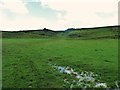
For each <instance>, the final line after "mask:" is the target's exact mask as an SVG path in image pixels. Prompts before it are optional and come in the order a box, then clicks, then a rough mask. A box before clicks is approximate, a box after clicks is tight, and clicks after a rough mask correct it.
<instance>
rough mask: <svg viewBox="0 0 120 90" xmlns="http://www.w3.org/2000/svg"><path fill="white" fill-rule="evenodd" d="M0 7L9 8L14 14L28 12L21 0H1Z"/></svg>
mask: <svg viewBox="0 0 120 90" xmlns="http://www.w3.org/2000/svg"><path fill="white" fill-rule="evenodd" d="M0 7H1V9H3V10H9V11H10V12H13V13H15V14H26V13H28V10H27V9H26V7H25V5H24V3H23V2H22V1H21V0H2V2H1V4H0Z"/></svg>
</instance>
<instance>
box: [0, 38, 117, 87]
mask: <svg viewBox="0 0 120 90" xmlns="http://www.w3.org/2000/svg"><path fill="white" fill-rule="evenodd" d="M2 55H3V56H2V59H3V60H2V62H3V65H2V66H3V87H4V88H29V87H31V86H32V87H34V88H62V87H63V80H64V78H65V77H66V76H67V75H65V74H62V73H59V72H58V71H57V70H54V69H53V68H52V67H51V66H50V65H49V63H51V64H58V65H61V66H70V67H72V68H74V69H75V70H77V71H78V72H79V71H80V70H85V71H92V72H95V73H97V74H98V75H100V76H101V78H100V80H101V81H103V82H106V83H107V84H108V85H109V86H111V87H114V86H115V81H116V80H118V78H117V75H118V40H117V39H98V40H94V39H93V40H92V39H91V40H76V39H48V38H42V39H35V38H34V39H30V38H29V39H3V48H2Z"/></svg>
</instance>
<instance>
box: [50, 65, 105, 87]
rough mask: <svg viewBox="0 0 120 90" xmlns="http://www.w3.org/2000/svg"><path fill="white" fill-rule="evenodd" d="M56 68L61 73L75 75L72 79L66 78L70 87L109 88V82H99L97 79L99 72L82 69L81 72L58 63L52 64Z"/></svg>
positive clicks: (66, 82) (66, 84) (65, 81)
mask: <svg viewBox="0 0 120 90" xmlns="http://www.w3.org/2000/svg"><path fill="white" fill-rule="evenodd" d="M51 66H52V67H54V68H56V69H57V70H58V71H59V72H60V73H64V74H68V75H71V76H72V77H74V79H73V80H72V81H70V80H68V79H67V78H66V79H65V80H64V85H65V86H66V87H68V88H74V87H80V88H99V87H102V88H107V84H106V83H103V82H98V81H99V80H96V77H97V76H98V75H97V74H94V73H93V72H87V71H82V72H81V73H78V72H75V71H74V69H73V68H71V67H63V66H57V65H51Z"/></svg>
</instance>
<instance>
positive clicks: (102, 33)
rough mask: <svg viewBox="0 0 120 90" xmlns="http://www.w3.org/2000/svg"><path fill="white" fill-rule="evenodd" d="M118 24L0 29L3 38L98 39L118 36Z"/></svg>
mask: <svg viewBox="0 0 120 90" xmlns="http://www.w3.org/2000/svg"><path fill="white" fill-rule="evenodd" d="M118 27H119V26H108V27H95V28H81V29H79V28H78V29H74V28H71V29H67V30H65V31H53V30H49V29H46V28H44V29H43V30H26V31H24V30H23V31H2V37H3V38H57V37H59V38H75V39H99V38H118V37H119V35H118Z"/></svg>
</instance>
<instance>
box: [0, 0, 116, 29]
mask: <svg viewBox="0 0 120 90" xmlns="http://www.w3.org/2000/svg"><path fill="white" fill-rule="evenodd" d="M117 4H118V3H117V2H116V1H114V0H110V1H103V0H102V1H100V0H99V2H98V1H95V0H91V1H89V2H88V1H86V0H35V1H34V0H1V1H0V29H2V30H12V31H13V30H14V31H15V30H25V29H27V30H28V29H42V28H45V27H46V28H50V29H53V30H57V29H58V30H64V29H67V28H83V27H97V26H108V25H117V23H118V20H117V19H118V15H117V9H118V7H117Z"/></svg>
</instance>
